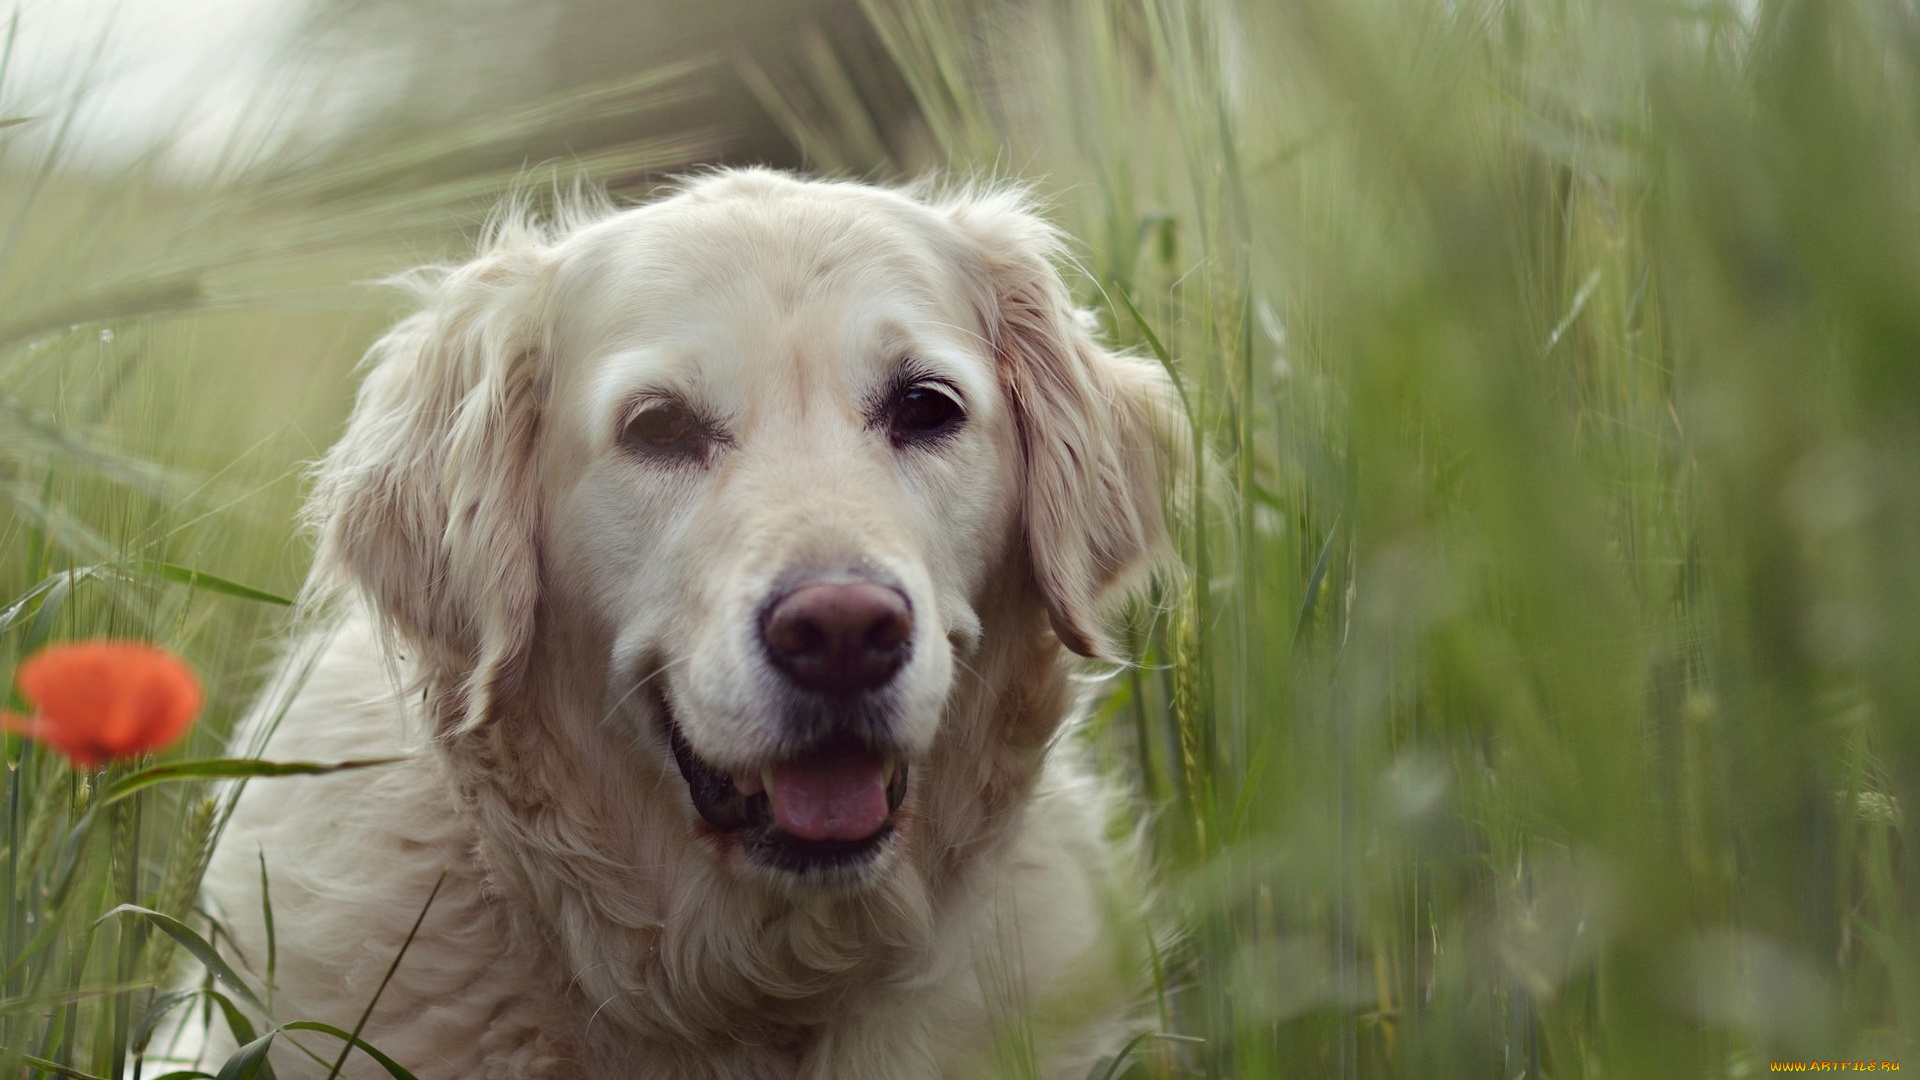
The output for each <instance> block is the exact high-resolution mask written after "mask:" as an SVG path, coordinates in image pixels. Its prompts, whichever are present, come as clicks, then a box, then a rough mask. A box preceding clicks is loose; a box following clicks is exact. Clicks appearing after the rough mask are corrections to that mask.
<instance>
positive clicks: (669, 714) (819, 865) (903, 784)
mask: <svg viewBox="0 0 1920 1080" xmlns="http://www.w3.org/2000/svg"><path fill="white" fill-rule="evenodd" d="M661 704H662V705H663V706H666V703H665V702H664V701H662V703H661ZM662 716H663V717H664V718H665V720H666V729H667V739H668V742H669V743H670V744H671V745H672V748H673V760H674V764H676V765H678V766H679V767H680V776H681V778H682V779H684V780H685V781H686V782H687V792H688V794H689V795H690V796H692V798H693V807H694V809H695V810H697V811H699V814H700V816H701V818H703V819H704V820H705V821H706V822H707V824H709V825H712V826H713V827H714V828H716V829H718V830H720V831H721V832H723V833H726V834H728V835H730V836H732V837H734V838H735V839H736V840H737V841H738V842H739V844H740V847H741V850H742V851H743V852H745V853H746V855H747V856H748V857H749V858H751V859H753V860H755V861H756V862H759V863H762V864H763V865H766V866H770V867H773V868H775V869H780V870H785V871H788V872H790V873H795V874H808V873H817V872H821V871H829V870H836V869H850V868H855V867H858V866H860V865H862V864H865V863H866V862H869V861H871V860H872V859H873V858H875V857H876V856H877V855H878V854H879V852H880V849H881V847H882V845H884V844H885V843H886V840H887V838H888V837H889V836H891V835H892V834H893V832H894V813H895V812H896V811H898V810H899V809H900V804H901V803H902V802H903V801H905V799H906V797H907V763H906V762H905V761H903V760H901V759H900V758H898V757H897V756H894V755H892V754H887V753H884V752H882V751H880V750H878V749H876V748H874V747H871V746H868V745H866V744H865V743H863V742H861V741H859V740H856V739H851V738H833V739H828V740H826V741H823V742H820V743H818V744H816V745H814V746H811V747H809V748H807V749H806V750H804V751H802V752H800V753H797V754H793V755H790V756H787V757H783V758H781V759H779V760H776V761H771V762H768V763H767V764H766V765H764V766H763V767H761V768H760V769H758V770H746V771H742V772H727V771H725V770H722V769H719V768H717V767H715V766H713V765H710V764H708V763H707V762H705V761H703V760H701V758H700V756H699V755H698V754H695V753H694V752H693V748H692V747H691V746H689V745H688V744H687V740H686V736H684V735H682V734H681V732H680V724H679V722H678V721H677V720H676V718H675V717H674V715H673V710H672V708H671V707H670V706H667V707H664V708H663V709H662Z"/></svg>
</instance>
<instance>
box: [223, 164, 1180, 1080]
mask: <svg viewBox="0 0 1920 1080" xmlns="http://www.w3.org/2000/svg"><path fill="white" fill-rule="evenodd" d="M555 217H556V218H557V220H555V221H552V222H549V223H546V224H538V223H535V222H534V221H533V220H532V218H531V216H530V215H528V214H525V213H508V214H506V215H504V216H503V218H502V219H501V220H500V221H498V222H496V223H495V224H494V225H493V226H491V227H490V230H489V233H488V236H487V238H486V240H485V241H484V243H483V245H482V250H481V252H480V254H479V255H478V256H477V257H475V258H474V259H473V260H472V261H470V262H468V263H466V264H464V265H461V266H457V267H453V268H450V269H447V268H442V269H440V270H437V271H433V272H423V273H419V274H416V275H413V276H412V277H411V278H409V279H408V280H409V282H410V284H411V287H412V288H413V289H414V290H415V291H416V292H417V294H418V295H419V298H420V301H421V306H420V310H419V311H418V312H417V313H416V314H413V315H412V316H410V317H408V318H406V319H405V320H404V321H402V322H400V323H399V324H398V325H397V326H396V327H394V328H393V329H392V330H391V331H390V332H389V333H388V334H387V335H386V336H385V337H384V338H383V339H382V340H380V341H379V342H378V343H377V344H376V345H375V346H374V347H373V349H372V350H371V352H370V354H369V357H368V360H367V365H366V366H367V372H366V376H365V381H364V383H363V385H362V388H361V390H360V393H359V397H358V400H357V403H356V405H355V408H354V410H353V412H352V415H351V418H350V419H349V421H348V423H347V427H346V431H345V434H344V436H343V437H342V438H341V439H340V441H339V442H338V443H337V444H336V445H335V446H334V447H333V448H332V450H331V451H330V452H329V453H328V454H327V455H325V457H324V459H323V460H322V461H321V462H320V463H319V465H318V466H316V469H315V484H314V494H313V496H312V500H311V515H312V522H313V524H314V526H315V528H316V531H317V535H318V551H317V556H316V566H315V571H314V576H313V579H312V581H311V583H310V584H309V588H308V593H307V596H306V602H307V603H308V605H309V606H310V607H311V608H313V609H314V610H323V611H326V612H329V613H330V614H328V615H327V616H326V617H325V620H324V629H322V630H320V631H318V638H317V641H318V645H317V647H316V649H315V650H314V651H313V654H312V655H313V657H314V658H313V659H312V660H311V661H310V663H311V671H310V673H307V674H306V676H305V679H304V682H303V683H302V684H301V688H300V689H299V690H298V692H297V695H296V696H295V697H294V698H293V699H292V702H291V705H290V706H288V707H286V708H285V710H284V714H283V715H282V716H280V717H279V718H278V720H277V722H275V721H274V719H273V717H271V716H269V715H265V714H266V713H270V712H272V710H263V716H262V717H261V718H260V719H258V720H256V721H254V723H255V725H256V727H255V729H254V731H255V734H256V735H258V736H259V737H261V738H266V739H267V741H266V742H265V752H266V756H268V757H270V758H273V759H288V760H290V759H303V760H341V759H349V758H361V759H364V758H368V757H379V756H382V755H395V756H403V757H404V760H403V761H402V762H401V763H399V764H389V765H386V766H384V767H380V768H374V769H367V770H363V771H355V772H346V773H338V774H333V775H329V776H324V777H312V778H283V779H273V780H255V781H253V782H252V783H251V784H250V785H249V786H248V787H246V788H245V790H244V792H243V793H242V794H241V795H240V797H239V798H238V800H237V803H236V805H235V809H234V811H233V814H232V816H231V818H230V820H229V822H228V824H227V825H226V828H225V830H224V833H223V835H222V838H221V840H220V842H219V844H218V845H217V847H216V848H215V850H214V852H213V854H212V856H211V857H210V864H209V869H208V872H207V874H206V879H205V886H204V889H205V895H206V897H207V900H208V902H209V905H210V908H211V909H213V910H215V911H216V912H218V913H219V914H220V916H221V918H222V919H223V920H224V923H225V926H226V929H227V932H228V935H229V937H230V939H231V941H232V950H231V955H232V956H233V957H234V958H235V960H236V964H244V965H245V967H246V968H247V969H248V970H250V971H251V972H252V974H253V977H254V978H255V979H257V980H258V981H259V982H261V983H267V982H268V981H269V978H270V981H271V987H270V990H269V991H268V992H269V993H270V994H271V995H272V997H271V1008H272V1010H273V1012H274V1013H275V1015H276V1016H277V1017H279V1018H280V1019H282V1020H299V1019H307V1020H320V1021H324V1022H326V1023H329V1024H332V1025H335V1026H336V1027H339V1028H342V1029H346V1030H354V1029H356V1027H357V1028H358V1030H359V1032H360V1037H361V1038H362V1039H363V1040H364V1041H365V1042H366V1043H368V1044H370V1045H371V1046H373V1047H375V1048H377V1049H379V1050H380V1051H382V1052H384V1053H385V1054H387V1055H388V1056H390V1057H391V1058H393V1059H395V1060H397V1061H399V1062H400V1063H402V1064H404V1065H405V1066H406V1067H407V1068H409V1069H411V1070H412V1071H413V1072H414V1073H415V1074H416V1075H418V1076H419V1077H421V1078H422V1080H454V1078H460V1080H481V1078H486V1080H507V1078H562V1077H564V1078H568V1080H580V1078H584V1080H615V1078H644V1080H774V1078H782V1080H785V1078H796V1077H802V1078H810V1080H918V1078H928V1080H931V1078H936V1077H938V1078H960V1077H981V1076H1023V1077H1024V1076H1044V1077H1050V1078H1071V1080H1082V1078H1083V1077H1085V1076H1086V1075H1088V1072H1089V1069H1090V1068H1091V1067H1092V1066H1093V1065H1094V1064H1095V1063H1096V1062H1097V1060H1098V1059H1099V1057H1100V1056H1101V1055H1102V1054H1110V1053H1112V1052H1114V1051H1115V1050H1116V1049H1117V1047H1116V1045H1115V1043H1116V1042H1117V1041H1119V1040H1121V1039H1124V1037H1125V1034H1126V1029H1127V1027H1128V1026H1129V1024H1130V1023H1132V1021H1133V1018H1134V1016H1135V1014H1136V1012H1137V1009H1138V1008H1139V1006H1140V1005H1141V1004H1142V1002H1143V999H1144V996H1145V978H1144V975H1143V971H1144V968H1145V963H1144V960H1143V957H1144V956H1145V950H1146V948H1147V936H1148V931H1147V929H1146V924H1145V922H1144V921H1143V920H1142V917H1141V915H1140V911H1141V897H1142V895H1143V892H1142V889H1141V887H1140V883H1139V881H1138V878H1137V874H1136V872H1135V869H1134V864H1133V859H1132V857H1131V855H1130V853H1129V845H1128V844H1127V843H1126V841H1125V839H1124V836H1120V837H1118V838H1116V822H1115V821H1114V814H1113V812H1112V800H1111V798H1110V797H1109V795H1108V790H1107V788H1106V786H1105V785H1104V784H1103V783H1102V782H1100V781H1099V780H1098V779H1097V778H1096V776H1095V774H1094V772H1093V771H1092V770H1091V769H1090V768H1089V766H1088V765H1087V763H1086V761H1085V760H1084V757H1083V754H1084V752H1083V750H1082V748H1081V747H1080V745H1079V743H1078V742H1077V741H1076V740H1075V739H1074V738H1072V737H1071V733H1070V730H1069V729H1070V728H1071V727H1072V721H1073V718H1074V717H1075V716H1076V715H1077V711H1078V710H1079V708H1080V706H1081V701H1080V698H1081V697H1082V696H1084V695H1083V691H1082V689H1081V688H1082V687H1083V686H1084V685H1085V683H1086V680H1084V679H1081V678H1077V677H1076V676H1075V666H1076V663H1077V661H1076V660H1075V658H1074V655H1073V654H1078V655H1079V656H1084V657H1095V658H1101V659H1105V660H1109V661H1115V660H1120V659H1121V657H1120V656H1119V655H1118V652H1117V650H1116V647H1115V644H1114V642H1113V640H1112V631H1111V629H1110V627H1109V626H1108V620H1109V619H1110V617H1111V616H1112V614H1113V612H1114V609H1115V607H1116V605H1118V604H1120V603H1121V602H1122V601H1123V600H1124V599H1125V598H1127V597H1129V596H1137V595H1138V593H1139V592H1140V590H1141V588H1142V586H1143V583H1144V582H1146V581H1147V580H1148V579H1149V578H1150V577H1151V575H1152V574H1153V573H1154V572H1155V571H1156V570H1157V569H1159V568H1162V567H1164V566H1165V565H1166V563H1167V561H1168V560H1167V556H1168V551H1169V542H1168V526H1167V524H1166V521H1165V519H1164V517H1163V513H1162V503H1161V486H1162V483H1163V481H1165V480H1167V479H1169V478H1170V472H1171V469H1172V466H1171V465H1170V464H1169V463H1170V462H1171V461H1172V460H1173V458H1172V456H1171V455H1175V454H1177V453H1178V448H1179V446H1180V445H1181V443H1182V441H1183V438H1184V436H1183V435H1182V434H1181V431H1182V424H1183V423H1184V421H1183V419H1182V417H1181V416H1180V414H1179V411H1178V409H1177V408H1175V407H1174V405H1173V398H1172V393H1171V385H1170V382H1169V380H1168V378H1167V375H1166V373H1165V372H1163V371H1162V370H1161V369H1160V368H1159V366H1158V365H1155V364H1153V363H1151V362H1148V361H1145V360H1142V359H1138V358H1133V357H1129V356H1125V355H1120V354H1116V353H1114V352H1111V351H1108V350H1107V349H1105V348H1103V347H1101V346H1100V345H1099V344H1097V343H1096V341H1095V340H1094V339H1093V337H1092V336H1091V335H1090V333H1089V330H1088V329H1087V328H1086V327H1085V326H1084V325H1083V324H1082V322H1081V321H1080V320H1079V318H1078V316H1077V314H1076V312H1075V310H1074V308H1073V306H1072V304H1071V302H1070V299H1069V295H1068V292H1067V290H1066V288H1065V286H1064V285H1063V284H1062V279H1061V277H1060V275H1059V273H1058V271H1057V270H1056V268H1055V260H1056V259H1057V258H1058V257H1059V255H1060V251H1061V247H1062V241H1061V238H1060V236H1059V234H1058V233H1057V232H1056V231H1055V230H1054V229H1053V228H1051V227H1050V226H1049V225H1047V224H1046V223H1045V222H1044V221H1043V220H1042V219H1041V218H1040V217H1039V216H1037V214H1036V213H1035V212H1034V211H1033V210H1032V209H1031V208H1030V206H1029V203H1028V201H1027V199H1026V197H1025V196H1023V195H1022V194H1021V193H1019V192H1017V191H1010V190H1003V189H990V188H989V189H977V190H971V191H964V192H960V193H957V194H948V195H944V196H941V195H937V194H928V193H925V192H919V193H916V192H915V191H913V190H888V189H883V188H879V187H875V186H870V185H865V184H859V183H844V182H823V181H813V180H804V179H799V178H795V177H792V176H789V175H787V174H783V173H778V172H773V171H767V170H760V169H746V170H725V171H718V172H714V173H711V174H707V175H705V176H702V177H700V178H697V179H694V180H691V181H688V182H685V183H683V184H681V185H679V186H678V187H677V188H676V189H675V190H674V191H673V192H672V193H671V194H669V195H667V196H665V197H662V198H659V199H657V200H655V201H652V202H650V203H648V204H645V205H642V206H639V207H636V208H632V209H627V210H624V211H619V212H615V211H614V210H613V208H612V207H610V206H607V205H604V204H594V205H589V206H585V207H584V208H576V209H575V210H573V211H571V212H562V213H559V214H557V215H555ZM269 729H271V736H270V738H267V737H266V735H265V732H266V731H267V730H269ZM263 883H264V884H263ZM263 888H264V894H263ZM269 917H270V924H269ZM269 925H271V932H269ZM269 938H271V941H270V940H269ZM396 958H398V959H397V963H396ZM269 966H270V967H271V972H270V973H269ZM369 1003H372V1004H371V1010H370V1011H367V1010H368V1008H369ZM363 1013H364V1014H365V1016H364V1025H363V1026H361V1023H362V1016H363ZM221 1037H222V1038H226V1036H224V1035H222V1036H221ZM295 1037H296V1036H294V1035H293V1034H292V1033H291V1032H289V1033H285V1034H283V1036H282V1037H281V1039H282V1045H278V1046H277V1047H276V1048H275V1050H274V1057H273V1061H274V1062H275V1064H276V1068H277V1069H278V1070H279V1075H281V1076H282V1077H293V1076H305V1075H311V1076H324V1075H326V1074H327V1071H328V1067H329V1066H330V1065H331V1063H332V1059H333V1058H334V1057H335V1056H337V1054H338V1053H339V1050H340V1044H339V1043H338V1042H337V1041H334V1042H328V1040H327V1038H326V1037H324V1036H317V1035H310V1034H309V1035H305V1036H300V1037H299V1038H300V1040H301V1044H302V1045H303V1046H305V1047H306V1048H307V1049H308V1051H311V1052H305V1053H303V1052H301V1051H300V1050H299V1049H297V1048H296V1047H292V1046H287V1045H284V1043H285V1042H287V1041H290V1040H292V1039H293V1038H295ZM209 1038H210V1039H211V1036H209ZM230 1045H231V1044H230V1042H229V1043H228V1044H227V1046H228V1047H230ZM205 1049H206V1051H207V1056H206V1058H205V1059H206V1060H213V1061H216V1062H217V1061H218V1060H221V1058H220V1053H221V1052H222V1051H223V1049H225V1047H222V1046H216V1045H214V1043H213V1042H212V1041H209V1043H208V1044H207V1046H206V1047H205ZM345 1074H346V1075H349V1076H384V1075H387V1073H386V1072H385V1070H384V1069H383V1068H381V1067H379V1066H378V1065H377V1064H376V1063H375V1062H374V1061H373V1060H372V1059H371V1058H369V1057H367V1056H364V1055H362V1054H361V1053H360V1052H358V1051H355V1052H354V1053H353V1055H352V1057H351V1059H350V1060H349V1062H348V1066H347V1069H346V1073H345Z"/></svg>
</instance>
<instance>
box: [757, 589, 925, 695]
mask: <svg viewBox="0 0 1920 1080" xmlns="http://www.w3.org/2000/svg"><path fill="white" fill-rule="evenodd" d="M761 631H762V633H763V634H764V635H765V637H766V641H767V653H768V655H769V656H770V657H771V658H772V659H773V663H774V665H775V666H776V667H778V668H779V669H780V670H781V671H784V672H786V673H787V677H788V678H791V679H792V680H793V681H794V682H796V683H799V684H800V685H801V686H804V687H806V688H807V689H809V690H815V691H818V692H820V693H822V694H838V695H845V694H853V693H857V692H859V691H861V690H872V689H874V688H875V687H878V686H883V685H885V684H886V681H887V680H888V679H891V678H893V673H894V672H895V671H898V670H899V669H900V665H901V664H902V663H904V662H905V661H906V658H907V638H908V636H909V635H910V634H911V633H912V631H913V612H912V609H911V608H909V607H908V606H907V598H906V597H905V596H903V595H901V593H900V590H898V589H893V588H889V587H888V586H885V585H879V584H875V583H873V582H870V581H856V582H845V583H841V582H833V583H827V582H822V583H819V584H814V585H802V586H800V587H799V588H797V589H795V590H793V591H792V592H790V593H788V594H787V595H785V596H783V597H781V598H780V600H779V602H777V603H775V604H774V605H773V607H772V608H770V609H768V611H767V616H766V621H765V622H764V623H763V624H762V626H761Z"/></svg>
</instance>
